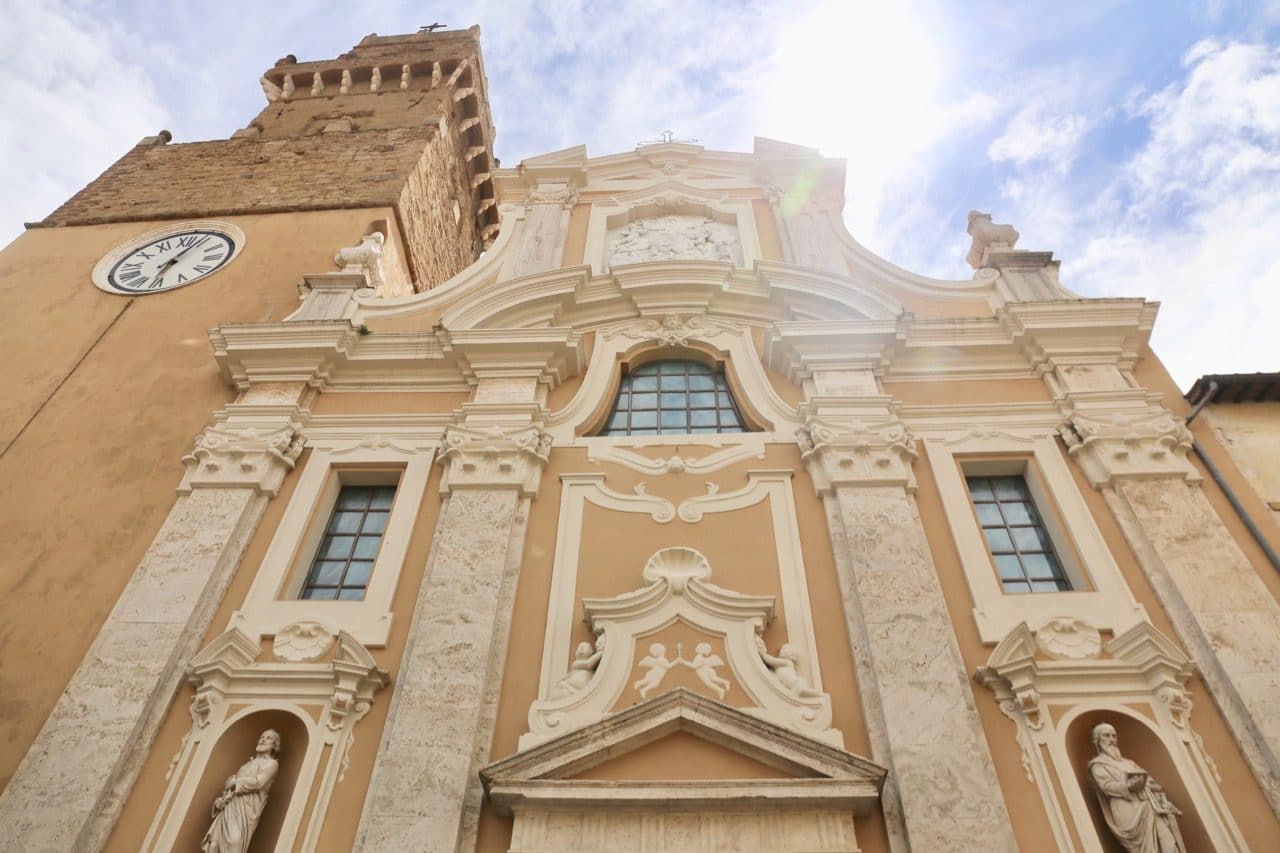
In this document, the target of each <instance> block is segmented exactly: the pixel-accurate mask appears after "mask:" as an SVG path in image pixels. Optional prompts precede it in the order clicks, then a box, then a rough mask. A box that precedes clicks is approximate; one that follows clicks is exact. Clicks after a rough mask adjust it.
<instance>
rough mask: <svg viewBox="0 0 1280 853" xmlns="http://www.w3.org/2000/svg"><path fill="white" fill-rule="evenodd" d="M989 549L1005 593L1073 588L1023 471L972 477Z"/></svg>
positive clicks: (968, 479)
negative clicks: (1005, 474) (1020, 473)
mask: <svg viewBox="0 0 1280 853" xmlns="http://www.w3.org/2000/svg"><path fill="white" fill-rule="evenodd" d="M965 480H966V482H967V483H968V486H969V496H970V498H972V499H973V507H974V509H975V510H976V512H977V514H978V522H979V524H981V525H982V534H983V536H984V538H985V539H986V542H987V550H988V551H989V552H990V553H991V559H992V560H993V561H994V562H995V567H996V572H997V573H998V574H999V575H1000V583H1001V585H1003V587H1004V591H1005V592H1066V591H1068V590H1070V589H1071V581H1070V580H1068V578H1067V574H1066V572H1065V571H1064V570H1063V567H1062V561H1061V560H1060V559H1059V558H1058V555H1057V553H1056V552H1055V550H1054V547H1053V541H1052V540H1051V539H1050V538H1049V533H1048V531H1047V530H1046V529H1045V525H1044V522H1043V521H1042V519H1041V516H1040V512H1039V511H1038V510H1037V509H1036V505H1035V501H1034V500H1032V497H1031V490H1030V489H1028V488H1027V481H1026V478H1025V477H1023V476H1021V475H1016V476H1003V477H966V478H965Z"/></svg>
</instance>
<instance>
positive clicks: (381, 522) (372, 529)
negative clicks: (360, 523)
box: [360, 512, 388, 534]
mask: <svg viewBox="0 0 1280 853" xmlns="http://www.w3.org/2000/svg"><path fill="white" fill-rule="evenodd" d="M387 515H388V513H385V512H371V513H369V514H368V515H366V516H365V517H364V527H362V528H360V532H362V533H365V534H369V533H381V532H382V531H384V530H386V529H387Z"/></svg>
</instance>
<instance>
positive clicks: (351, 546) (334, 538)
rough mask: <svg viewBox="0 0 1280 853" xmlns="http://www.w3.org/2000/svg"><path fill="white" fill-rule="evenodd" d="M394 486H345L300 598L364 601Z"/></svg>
mask: <svg viewBox="0 0 1280 853" xmlns="http://www.w3.org/2000/svg"><path fill="white" fill-rule="evenodd" d="M395 494H396V487H395V486H343V487H342V488H341V489H340V490H339V492H338V498H337V501H336V502H335V503H334V507H333V515H332V516H330V518H329V523H328V524H327V525H326V526H325V529H324V535H323V536H322V537H321V540H320V547H319V548H318V549H317V550H316V556H315V559H314V560H313V561H312V563H311V570H310V571H309V572H308V573H307V580H306V582H305V583H304V584H303V586H302V591H301V593H300V594H299V596H298V597H299V598H308V599H316V600H329V601H333V600H342V601H362V600H363V599H364V593H365V589H366V588H367V587H368V585H369V576H370V575H371V574H372V573H373V561H374V560H375V559H376V558H377V556H378V549H379V548H380V547H381V546H382V535H383V533H384V532H385V531H386V529H387V517H388V516H389V515H390V513H391V501H392V499H393V498H394V497H395Z"/></svg>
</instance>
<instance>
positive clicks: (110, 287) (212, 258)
mask: <svg viewBox="0 0 1280 853" xmlns="http://www.w3.org/2000/svg"><path fill="white" fill-rule="evenodd" d="M242 248H244V232H243V231H241V230H240V229H239V228H237V227H235V226H234V225H231V224H229V223H226V222H183V223H179V224H175V225H170V226H167V227H165V228H161V229H159V230H156V231H151V232H148V233H146V234H143V235H141V236H140V237H135V238H133V239H131V240H129V241H128V242H126V243H123V244H121V245H119V246H117V247H116V248H115V249H112V250H111V251H110V252H108V253H107V255H106V256H105V257H104V258H103V259H102V260H100V261H98V264H97V266H95V267H94V268H93V283H94V284H96V285H97V286H98V287H99V288H101V289H102V290H105V291H107V292H108V293H120V294H126V295H129V296H136V295H139V294H147V293H160V292H162V291H165V290H173V289H174V288H177V287H185V286H186V285H188V284H195V283H196V282H197V281H200V280H201V279H203V278H206V277H208V276H211V275H213V274H214V273H215V272H217V271H218V270H220V269H222V268H223V267H225V266H226V265H227V264H229V263H231V261H232V260H234V259H235V257H236V255H238V254H239V253H240V250H241V249H242Z"/></svg>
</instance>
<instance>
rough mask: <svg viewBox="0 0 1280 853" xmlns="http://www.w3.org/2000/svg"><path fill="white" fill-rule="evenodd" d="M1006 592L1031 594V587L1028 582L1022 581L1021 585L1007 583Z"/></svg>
mask: <svg viewBox="0 0 1280 853" xmlns="http://www.w3.org/2000/svg"><path fill="white" fill-rule="evenodd" d="M1004 591H1005V592H1030V591H1031V587H1030V586H1029V585H1028V584H1027V583H1026V581H1022V582H1020V583H1017V582H1014V583H1009V582H1006V583H1005V585H1004Z"/></svg>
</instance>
